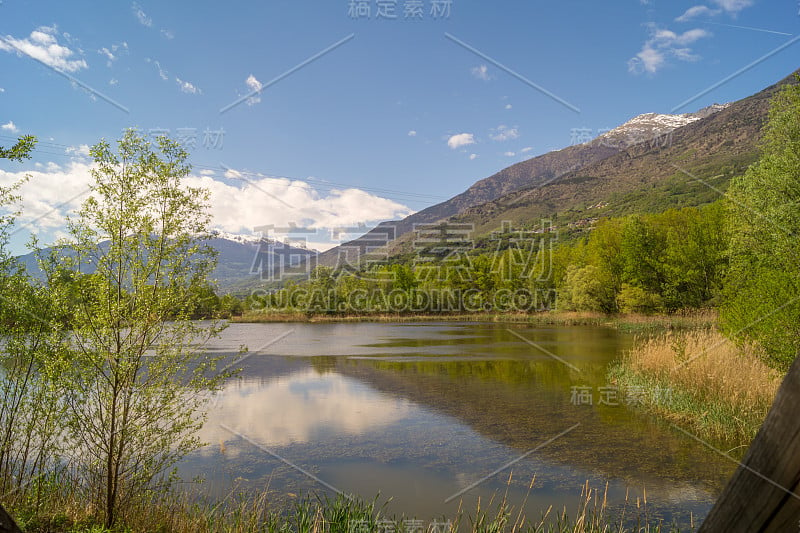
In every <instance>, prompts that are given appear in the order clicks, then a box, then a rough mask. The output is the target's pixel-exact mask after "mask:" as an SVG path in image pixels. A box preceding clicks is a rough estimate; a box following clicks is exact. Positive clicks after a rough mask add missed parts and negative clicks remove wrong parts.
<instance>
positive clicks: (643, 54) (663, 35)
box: [628, 25, 711, 74]
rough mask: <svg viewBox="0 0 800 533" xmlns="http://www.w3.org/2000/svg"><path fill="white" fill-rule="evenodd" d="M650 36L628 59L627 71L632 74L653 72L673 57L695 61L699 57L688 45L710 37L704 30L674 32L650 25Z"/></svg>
mask: <svg viewBox="0 0 800 533" xmlns="http://www.w3.org/2000/svg"><path fill="white" fill-rule="evenodd" d="M650 32H651V36H650V38H649V39H648V40H647V41H645V43H644V45H642V49H641V51H640V52H639V53H638V54H636V56H634V57H632V58H631V59H629V60H628V71H629V72H632V73H634V74H641V73H642V72H646V73H648V74H655V73H656V72H658V71H659V70H660V69H661V68H662V67H663V66H665V65H666V64H667V59H668V58H669V57H673V58H675V59H677V60H679V61H697V60H699V59H700V56H699V55H698V54H695V53H694V52H693V51H692V49H691V48H690V47H689V46H688V45H691V44H694V43H695V42H697V41H698V40H700V39H702V38H705V37H710V36H711V34H710V33H709V32H707V31H706V30H702V29H699V28H695V29H692V30H688V31H685V32H683V33H675V32H674V31H671V30H667V29H660V28H657V27H656V26H655V25H651V26H650Z"/></svg>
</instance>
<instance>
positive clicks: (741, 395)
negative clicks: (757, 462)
mask: <svg viewBox="0 0 800 533" xmlns="http://www.w3.org/2000/svg"><path fill="white" fill-rule="evenodd" d="M609 374H610V379H611V380H612V382H614V383H616V384H617V385H618V386H620V387H621V388H628V389H631V388H633V387H638V388H640V389H643V390H644V391H645V394H644V395H643V396H642V399H643V404H644V407H645V408H647V409H649V410H651V411H653V412H655V413H657V414H658V415H660V416H663V417H664V418H666V419H668V420H669V421H671V422H673V423H675V424H677V425H678V426H680V427H684V428H686V429H687V430H690V431H693V432H695V433H696V434H697V435H698V436H700V437H703V438H707V439H712V440H715V441H718V442H723V443H725V444H732V445H735V446H737V447H742V448H744V447H746V446H747V444H749V442H750V441H751V440H752V438H753V437H754V436H755V434H756V432H757V431H758V428H759V427H760V425H761V423H762V422H763V421H764V418H765V417H766V414H767V412H768V411H769V408H770V406H771V405H772V402H773V400H774V399H775V393H776V392H777V390H778V386H779V385H780V380H781V377H782V376H781V375H780V373H779V372H778V371H776V370H774V369H772V368H770V367H769V366H768V365H767V364H765V363H764V360H763V358H762V354H761V352H760V350H759V349H758V348H757V347H755V346H752V345H751V346H737V345H736V344H734V343H733V342H731V341H729V340H728V339H727V338H726V337H725V336H723V335H722V334H721V333H720V332H718V331H717V330H716V329H713V328H708V329H697V330H689V331H679V332H676V331H669V332H667V333H664V334H661V335H658V336H655V337H650V338H644V339H640V340H639V341H638V342H637V344H636V346H635V347H634V348H633V349H632V350H630V351H629V352H628V353H627V354H625V356H624V357H623V359H622V361H621V362H620V363H619V364H618V365H615V366H613V367H612V368H611V369H610V371H609Z"/></svg>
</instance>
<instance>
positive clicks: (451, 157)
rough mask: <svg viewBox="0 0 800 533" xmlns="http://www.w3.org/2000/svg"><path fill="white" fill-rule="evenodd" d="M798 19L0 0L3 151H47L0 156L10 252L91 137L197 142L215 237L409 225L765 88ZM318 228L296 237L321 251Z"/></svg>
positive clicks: (647, 10)
mask: <svg viewBox="0 0 800 533" xmlns="http://www.w3.org/2000/svg"><path fill="white" fill-rule="evenodd" d="M419 9H421V11H419ZM367 10H368V13H367ZM798 11H800V5H798V3H797V2H788V1H767V0H708V1H706V2H700V1H698V0H692V1H686V2H683V1H670V2H666V1H660V2H659V1H656V0H650V1H645V0H626V1H615V2H586V1H582V2H579V1H561V2H541V1H527V2H521V1H514V2H512V1H497V2H486V1H481V2H479V1H470V0H452V1H446V0H423V1H421V2H419V1H416V2H415V1H414V0H396V1H391V0H369V1H358V0H326V1H319V0H306V1H304V2H297V1H288V0H281V1H275V0H272V1H267V2H228V3H225V4H223V3H220V2H202V1H200V2H198V1H195V2H191V3H190V2H151V1H148V0H141V1H139V2H134V3H126V2H104V3H97V2H91V3H90V2H81V1H73V2H41V1H37V2H26V1H20V0H2V2H0V72H1V73H2V74H0V128H2V129H0V145H3V146H8V145H10V144H12V143H13V139H14V138H15V136H18V135H22V134H33V135H36V136H37V137H38V138H39V139H40V144H39V147H38V150H37V153H36V156H35V158H34V159H33V160H32V161H29V162H25V163H22V164H16V163H9V162H3V163H0V183H8V182H9V181H11V180H13V179H15V178H17V177H19V176H21V175H22V174H23V173H25V172H29V173H31V175H32V176H33V179H32V180H31V182H30V183H29V184H27V185H26V186H25V188H24V189H23V195H24V196H25V205H24V206H23V208H24V214H23V217H22V218H21V219H20V220H21V222H23V223H25V224H27V225H26V226H25V227H24V228H23V230H22V231H20V232H19V233H18V234H16V235H15V236H14V240H13V244H14V246H15V247H16V249H17V250H18V251H21V250H22V245H23V244H24V242H25V240H26V239H27V235H28V233H29V232H30V231H35V232H38V233H40V234H41V235H42V236H43V238H44V239H45V240H47V239H53V238H55V237H58V236H59V235H61V233H60V225H61V224H62V221H63V215H64V214H65V213H66V212H68V211H69V209H71V208H74V207H75V206H76V205H77V204H78V203H79V202H80V200H81V199H82V197H81V195H82V194H83V191H84V190H85V185H86V181H87V180H88V168H89V167H90V161H89V160H88V159H87V158H86V157H85V154H86V148H85V145H92V144H94V143H96V142H97V141H98V140H99V139H100V138H107V139H116V138H118V137H119V135H120V133H121V132H122V130H123V129H124V128H126V127H131V126H133V127H137V128H139V129H140V130H141V131H142V132H144V133H146V134H150V133H153V134H156V133H158V132H160V131H169V133H170V134H172V135H173V136H176V135H181V136H182V138H184V139H185V140H187V141H189V142H190V143H191V140H192V139H194V144H195V147H194V148H193V149H192V150H191V162H192V163H193V164H194V165H195V178H194V179H195V181H196V182H197V183H202V184H204V185H206V186H208V187H210V188H211V189H212V197H213V198H214V206H213V214H214V219H215V224H216V225H217V226H218V227H219V228H220V229H223V230H225V231H230V232H239V233H247V232H250V231H252V230H253V228H255V227H257V226H260V225H265V224H273V225H276V226H287V225H289V224H291V223H294V224H298V225H307V226H313V227H317V228H330V227H334V226H343V227H350V228H356V227H358V225H359V224H362V223H363V224H367V225H370V224H374V223H375V222H377V221H378V220H382V219H386V218H392V217H398V216H403V215H405V214H408V213H410V212H413V211H417V210H420V209H423V208H424V207H426V206H429V205H432V204H434V203H437V202H438V201H441V200H444V199H446V198H448V197H450V196H453V195H455V194H457V193H459V192H461V191H463V190H464V189H466V188H467V187H469V186H470V185H471V184H472V183H474V182H475V181H477V180H478V179H481V178H484V177H487V176H489V175H491V174H493V173H495V172H497V171H498V170H500V169H502V168H504V167H506V166H508V165H510V164H513V163H515V162H518V161H521V160H523V159H527V158H529V157H532V156H535V155H538V154H541V153H545V152H547V151H550V150H554V149H559V148H563V147H565V146H567V145H569V144H570V143H571V140H572V131H573V130H574V129H576V128H582V129H589V130H592V131H595V132H596V131H598V130H602V129H609V128H613V127H614V126H617V125H619V124H621V123H622V122H624V121H626V120H628V119H629V118H631V117H633V116H635V115H638V114H641V113H646V112H661V113H669V112H690V111H695V110H697V109H699V108H701V107H704V106H706V105H709V104H711V103H714V102H719V103H722V102H727V101H731V100H736V99H739V98H742V97H744V96H747V95H749V94H752V93H754V92H757V91H759V90H760V89H762V88H764V87H766V86H767V85H770V84H772V83H774V82H776V81H778V80H779V79H781V78H782V77H784V76H786V75H787V74H789V73H790V72H791V71H793V70H795V69H797V68H798V67H800V64H799V63H800V62H798V61H797V58H798V57H800V55H799V54H798V52H799V51H800V45H797V44H794V42H793V41H792V39H793V38H794V36H795V35H798V34H800V31H799V30H798V23H800V16H798ZM379 12H380V13H379ZM393 14H394V16H395V18H391V16H392V15H393ZM787 44H788V45H787ZM781 46H785V48H783V49H782V50H780V51H778V52H776V53H773V54H772V55H770V56H769V57H767V58H765V59H763V60H762V61H759V62H757V63H756V64H754V65H752V67H751V68H749V69H747V70H746V71H744V72H741V73H739V74H738V75H736V76H733V77H732V78H731V79H730V80H729V81H727V82H725V83H723V84H721V85H720V86H719V87H717V88H715V89H713V90H710V91H708V92H707V93H706V94H704V95H702V96H697V95H698V94H699V93H702V92H703V91H706V90H707V89H708V88H709V87H712V86H714V85H715V84H718V83H719V82H721V81H722V80H725V79H726V78H728V77H730V76H731V75H733V74H735V73H737V72H738V71H740V70H741V69H743V68H744V67H746V66H748V65H750V64H751V63H753V62H755V61H756V60H758V59H760V58H762V57H763V56H765V55H767V54H770V53H771V52H773V51H775V50H776V49H778V48H779V47H781ZM322 52H324V53H322ZM315 57H316V59H314V60H313V61H311V62H307V63H305V64H304V65H303V63H304V62H306V61H307V60H308V59H310V58H315ZM37 60H38V61H37ZM498 65H502V66H504V68H500V67H499V66H498ZM298 67H299V68H298ZM284 74H287V75H285V76H283V77H282V78H281V79H278V80H277V81H275V83H273V84H272V85H270V86H269V87H267V88H265V89H263V91H262V92H260V93H257V94H254V95H253V96H252V97H251V98H249V99H247V98H245V99H243V100H241V102H240V103H239V104H238V105H235V106H233V107H230V105H231V104H232V103H234V102H235V101H237V100H240V99H242V97H245V96H247V95H248V94H249V93H250V92H251V91H253V90H257V89H258V88H260V87H263V86H264V85H265V84H267V83H268V82H270V81H271V80H275V79H276V78H279V77H281V75H284ZM690 99H691V100H692V101H691V102H689V103H688V104H686V105H685V106H683V107H681V108H680V109H675V108H676V106H678V105H679V104H681V103H683V102H685V101H687V100H690ZM223 110H224V112H223ZM54 184H55V186H54ZM61 204H63V205H61ZM351 232H353V233H355V232H357V231H356V230H355V229H353V230H351ZM323 233H324V232H323V231H321V232H320V235H319V236H318V238H316V242H311V243H310V244H316V245H318V246H319V247H325V246H326V242H327V244H328V245H329V244H330V239H328V238H326V237H325V236H324V235H323ZM311 241H315V239H311Z"/></svg>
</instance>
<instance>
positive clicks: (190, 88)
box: [175, 77, 203, 94]
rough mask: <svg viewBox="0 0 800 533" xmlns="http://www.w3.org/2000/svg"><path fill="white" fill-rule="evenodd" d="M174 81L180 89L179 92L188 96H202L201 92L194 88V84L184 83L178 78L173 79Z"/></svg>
mask: <svg viewBox="0 0 800 533" xmlns="http://www.w3.org/2000/svg"><path fill="white" fill-rule="evenodd" d="M175 81H176V82H178V86H179V87H180V88H181V92H184V93H188V94H203V91H201V90H200V89H198V88H197V87H195V86H194V84H192V83H191V82H188V81H184V80H182V79H180V78H178V77H175Z"/></svg>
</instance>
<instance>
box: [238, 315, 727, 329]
mask: <svg viewBox="0 0 800 533" xmlns="http://www.w3.org/2000/svg"><path fill="white" fill-rule="evenodd" d="M230 321H231V322H234V323H246V324H253V323H282V322H304V323H335V322H430V321H437V322H439V321H440V322H498V323H515V324H532V325H540V326H605V327H612V328H617V329H620V330H624V331H635V332H638V331H643V332H644V331H661V330H668V329H694V328H699V327H710V326H712V325H714V324H716V322H717V313H716V312H715V311H713V310H702V311H697V312H693V313H686V314H682V315H638V314H628V315H606V314H603V313H590V312H572V311H547V312H541V313H420V314H390V313H386V314H381V313H372V314H356V315H347V314H309V313H306V312H303V311H266V312H264V311H248V312H245V313H244V314H243V315H241V316H237V317H233V318H231V320H230Z"/></svg>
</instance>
